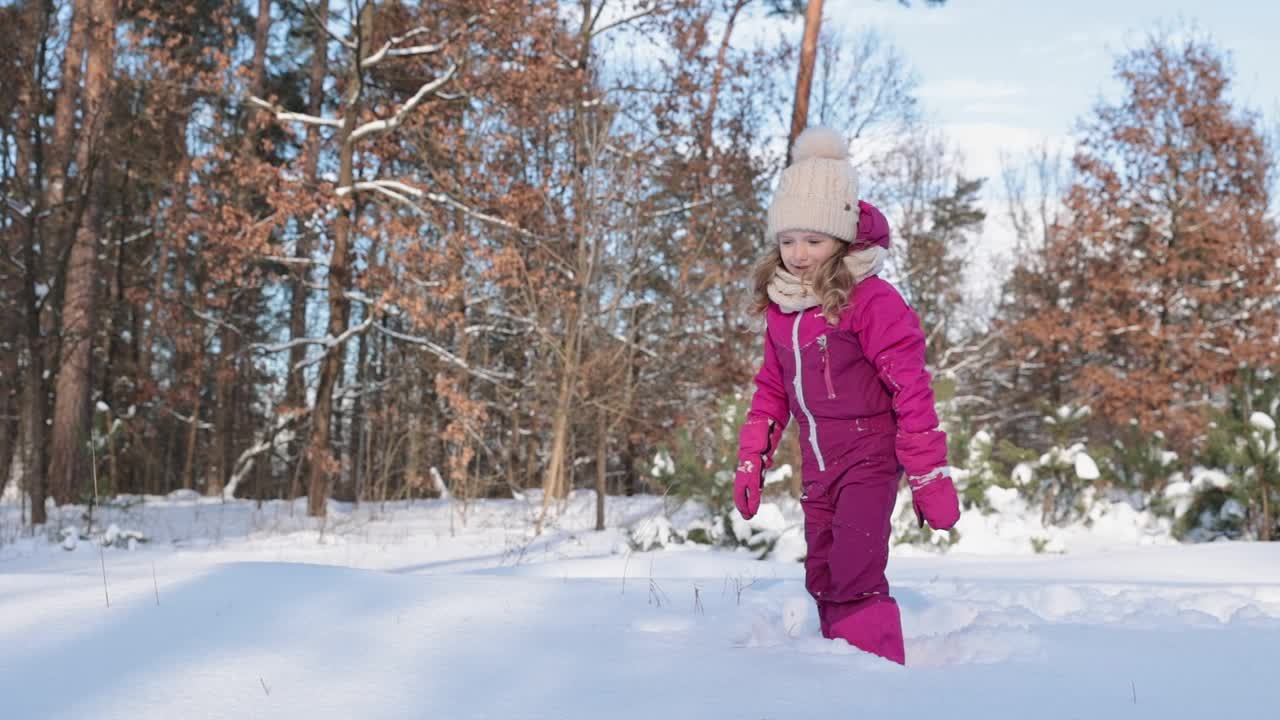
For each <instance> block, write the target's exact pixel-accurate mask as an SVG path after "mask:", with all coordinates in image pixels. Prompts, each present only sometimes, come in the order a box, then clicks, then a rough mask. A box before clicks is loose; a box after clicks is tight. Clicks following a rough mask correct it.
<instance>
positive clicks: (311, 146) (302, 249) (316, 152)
mask: <svg viewBox="0 0 1280 720" xmlns="http://www.w3.org/2000/svg"><path fill="white" fill-rule="evenodd" d="M316 16H317V19H316V21H317V23H319V24H320V25H323V24H324V23H326V22H328V19H329V4H328V3H323V2H322V3H318V4H317V5H316ZM328 44H329V36H328V35H327V34H326V33H325V30H324V28H323V27H317V28H316V29H315V37H314V44H313V45H312V50H311V77H310V80H309V84H308V85H307V114H309V115H312V116H313V117H318V116H319V115H320V113H321V112H322V111H323V110H324V78H325V75H326V74H327V72H328V65H329V64H328ZM319 167H320V131H319V128H317V127H316V126H314V125H307V139H306V143H305V145H304V147H303V151H302V172H303V176H304V177H305V178H306V183H307V188H308V189H310V190H311V191H312V192H314V191H315V186H316V180H317V179H318V177H319ZM298 225H299V231H298V235H297V244H296V245H295V246H294V252H293V256H294V257H295V258H297V259H298V260H300V261H301V262H299V263H298V264H297V265H295V266H294V271H293V275H292V277H291V278H290V279H289V287H290V293H289V337H290V338H291V339H293V340H299V339H301V338H304V337H306V336H307V296H308V290H307V286H308V284H309V283H310V282H311V270H310V265H308V264H307V263H308V262H309V261H310V260H311V249H312V244H311V231H310V229H309V228H308V227H307V223H305V222H300V223H298ZM306 359H307V348H306V346H305V345H300V344H299V345H294V346H293V347H291V348H289V371H288V379H287V380H286V382H285V404H286V405H287V406H289V407H302V406H303V405H305V404H306V402H307V395H306V385H305V382H304V380H305V379H304V375H303V371H302V370H301V369H300V366H301V365H302V363H303V362H304V361H305V360H306ZM289 457H291V458H296V462H297V464H298V467H296V468H295V469H294V470H293V471H292V472H291V473H290V475H291V477H292V481H291V483H290V487H289V499H290V500H293V499H295V498H297V497H298V496H299V495H300V494H301V493H302V490H301V484H300V482H299V479H300V478H301V477H302V476H303V472H304V471H305V467H304V466H303V465H304V463H305V456H303V455H302V453H301V452H300V446H299V445H298V443H296V442H291V443H290V444H289Z"/></svg>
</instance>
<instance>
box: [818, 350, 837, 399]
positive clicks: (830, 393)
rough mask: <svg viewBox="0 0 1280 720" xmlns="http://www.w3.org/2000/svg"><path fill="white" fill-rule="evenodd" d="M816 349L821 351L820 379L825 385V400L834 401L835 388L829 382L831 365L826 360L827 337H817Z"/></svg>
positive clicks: (833, 384)
mask: <svg viewBox="0 0 1280 720" xmlns="http://www.w3.org/2000/svg"><path fill="white" fill-rule="evenodd" d="M818 349H819V350H821V351H822V352H821V355H820V357H821V358H822V379H823V381H824V382H825V383H826V385H827V399H828V400H834V399H835V398H836V386H835V383H833V382H831V363H830V362H829V360H828V358H827V336H826V335H819V336H818Z"/></svg>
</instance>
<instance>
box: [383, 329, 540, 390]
mask: <svg viewBox="0 0 1280 720" xmlns="http://www.w3.org/2000/svg"><path fill="white" fill-rule="evenodd" d="M374 328H375V329H376V330H377V331H378V332H380V333H382V334H384V335H386V336H388V337H392V338H395V339H396V340H403V341H404V342H407V343H413V344H414V345H418V346H420V347H423V348H426V349H427V350H428V351H429V352H431V353H432V354H433V355H435V356H436V357H438V358H440V359H441V360H444V361H445V362H447V363H449V364H450V365H453V366H455V367H458V368H460V369H462V370H464V371H466V372H467V373H468V374H470V375H473V376H475V377H477V378H480V379H481V380H487V381H489V382H491V383H494V384H498V383H500V382H502V381H504V380H514V379H515V376H514V375H512V374H511V373H504V372H498V371H495V370H485V369H482V368H473V367H471V366H470V365H468V364H467V362H466V361H465V360H463V359H462V358H460V357H458V356H457V355H454V354H453V353H451V352H449V351H448V350H446V349H444V348H442V347H440V346H439V345H437V344H435V343H433V342H431V341H430V340H428V339H426V338H424V337H418V336H414V335H407V334H405V333H402V332H397V331H395V330H392V329H391V328H388V327H384V326H382V325H375V326H374Z"/></svg>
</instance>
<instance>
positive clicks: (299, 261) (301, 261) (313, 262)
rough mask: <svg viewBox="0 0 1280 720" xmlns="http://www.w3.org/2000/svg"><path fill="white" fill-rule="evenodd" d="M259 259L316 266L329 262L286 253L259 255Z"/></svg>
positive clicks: (284, 263) (322, 265)
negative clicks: (290, 255)
mask: <svg viewBox="0 0 1280 720" xmlns="http://www.w3.org/2000/svg"><path fill="white" fill-rule="evenodd" d="M258 259H259V260H266V261H267V262H273V263H279V264H281V265H307V266H310V265H314V266H316V267H326V266H328V264H329V263H328V262H326V261H324V260H315V259H313V258H298V257H288V256H286V255H259V256H258Z"/></svg>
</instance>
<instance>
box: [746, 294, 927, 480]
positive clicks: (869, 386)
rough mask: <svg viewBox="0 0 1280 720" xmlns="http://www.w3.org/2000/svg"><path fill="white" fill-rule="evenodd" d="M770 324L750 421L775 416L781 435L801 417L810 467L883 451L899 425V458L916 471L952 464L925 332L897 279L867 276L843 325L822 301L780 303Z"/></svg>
mask: <svg viewBox="0 0 1280 720" xmlns="http://www.w3.org/2000/svg"><path fill="white" fill-rule="evenodd" d="M767 322H768V329H767V331H766V333H765V344H764V363H763V365H761V367H760V371H759V372H758V373H757V374H756V379H755V382H756V392H755V395H754V397H752V400H751V410H750V411H749V413H748V415H747V422H748V424H752V425H755V424H756V423H758V422H762V421H769V420H772V421H773V423H774V428H775V430H774V433H770V435H771V436H772V437H773V438H776V437H777V436H778V435H780V434H781V429H782V428H783V427H785V426H786V424H787V421H788V420H789V419H790V417H791V416H795V418H796V421H797V422H798V423H799V426H800V427H799V430H800V445H801V448H802V457H803V466H802V467H803V470H804V472H805V474H806V475H808V476H810V477H817V476H813V475H812V474H813V473H815V472H816V473H822V474H823V475H824V476H825V474H826V473H829V472H832V471H836V470H839V469H842V468H844V467H847V466H849V465H851V464H854V463H855V462H857V461H858V460H859V459H861V457H862V456H863V455H866V454H868V453H871V452H877V451H878V450H877V448H878V447H881V446H882V443H876V442H874V441H872V436H875V435H878V434H879V435H881V437H883V435H882V434H883V433H895V438H894V449H895V452H896V455H897V459H898V464H899V465H900V466H902V467H903V468H904V469H905V470H906V472H907V474H908V475H925V474H927V473H929V472H931V471H933V470H935V469H937V468H940V467H943V466H945V465H946V463H947V438H946V434H945V433H943V432H942V431H941V430H939V429H938V416H937V413H936V412H935V410H934V403H933V390H932V389H931V388H930V386H929V383H930V380H931V378H930V375H929V372H928V371H927V370H926V369H925V337H924V332H923V331H922V330H921V328H920V320H919V318H918V317H917V316H916V313H915V311H913V310H912V309H911V308H910V307H909V306H908V305H907V303H906V302H905V301H904V300H903V299H902V296H901V295H899V294H898V291H897V289H895V288H894V287H893V286H892V285H890V284H889V283H887V282H885V281H884V280H882V279H880V278H879V277H876V276H872V277H869V278H867V279H866V280H863V281H862V282H861V283H859V284H858V286H857V287H856V288H854V290H853V292H852V293H851V294H850V302H849V306H848V307H847V308H845V311H844V312H843V313H842V314H841V316H840V322H839V323H838V324H836V325H834V326H833V325H830V324H829V323H828V322H827V320H826V318H824V317H823V315H822V309H821V308H820V307H815V308H809V309H808V310H804V311H802V312H799V313H783V312H782V310H781V309H780V308H779V307H778V306H777V305H776V304H771V305H770V306H769V310H768V315H767ZM773 449H774V448H767V452H766V453H765V454H766V455H769V454H772V450H773Z"/></svg>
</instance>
